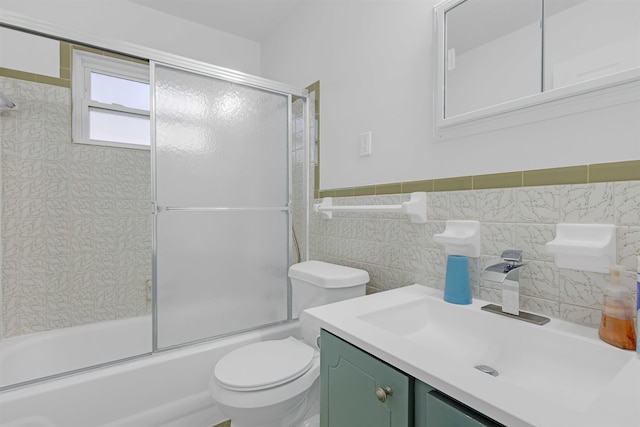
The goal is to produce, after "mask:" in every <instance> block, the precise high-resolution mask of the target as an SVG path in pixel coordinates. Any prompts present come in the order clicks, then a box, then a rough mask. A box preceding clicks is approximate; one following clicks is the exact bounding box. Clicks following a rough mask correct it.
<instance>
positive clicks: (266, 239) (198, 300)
mask: <svg viewBox="0 0 640 427" xmlns="http://www.w3.org/2000/svg"><path fill="white" fill-rule="evenodd" d="M287 224H288V218H287V213H286V212H278V211H267V212H264V211H263V212H260V211H254V212H250V211H240V212H237V211H236V212H228V211H222V212H198V211H196V212H164V213H162V214H160V215H158V238H157V250H158V266H157V269H158V270H157V271H158V275H157V276H158V345H159V347H169V346H173V345H177V344H181V343H185V342H190V341H195V340H199V339H203V338H207V337H212V336H216V335H221V334H226V333H230V332H234V331H240V330H244V329H249V328H253V327H257V326H260V325H264V324H269V323H273V322H277V321H281V320H285V319H286V318H287V280H286V277H287V265H288V260H287V241H288V234H287V232H286V230H287Z"/></svg>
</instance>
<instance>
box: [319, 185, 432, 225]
mask: <svg viewBox="0 0 640 427" xmlns="http://www.w3.org/2000/svg"><path fill="white" fill-rule="evenodd" d="M313 211H314V212H319V213H321V214H322V218H323V219H331V218H332V217H333V212H399V213H404V214H406V215H409V220H410V221H411V222H412V223H414V224H424V223H426V222H427V193H425V192H417V193H411V198H410V199H409V201H407V202H404V203H402V204H401V205H357V206H334V205H333V199H332V198H331V197H325V198H323V199H322V202H320V203H316V204H314V205H313Z"/></svg>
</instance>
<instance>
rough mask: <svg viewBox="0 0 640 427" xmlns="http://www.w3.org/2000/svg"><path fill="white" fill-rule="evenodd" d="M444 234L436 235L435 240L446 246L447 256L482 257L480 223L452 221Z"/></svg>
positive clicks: (448, 222)
mask: <svg viewBox="0 0 640 427" xmlns="http://www.w3.org/2000/svg"><path fill="white" fill-rule="evenodd" d="M445 224H446V225H445V229H444V232H442V233H440V234H434V235H433V240H434V241H435V242H436V243H440V244H442V245H444V251H445V253H446V254H447V255H464V256H469V257H474V258H475V257H479V256H480V223H479V222H478V221H464V220H451V221H447V222H446V223H445Z"/></svg>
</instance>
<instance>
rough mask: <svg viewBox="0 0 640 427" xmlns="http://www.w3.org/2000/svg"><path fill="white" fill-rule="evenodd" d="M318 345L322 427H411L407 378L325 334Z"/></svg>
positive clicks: (410, 396) (410, 397) (410, 398)
mask: <svg viewBox="0 0 640 427" xmlns="http://www.w3.org/2000/svg"><path fill="white" fill-rule="evenodd" d="M320 345H321V347H320V348H321V350H320V426H321V427H408V426H409V425H410V420H411V419H412V414H411V413H410V401H411V400H412V391H411V387H410V383H411V382H412V381H411V379H410V377H409V376H407V375H406V374H404V373H402V372H400V371H398V370H396V369H394V368H392V367H391V366H389V365H387V364H386V363H384V362H382V361H380V360H378V359H376V358H375V357H373V356H371V355H369V354H368V353H366V352H364V351H362V350H360V349H359V348H357V347H354V346H353V345H351V344H349V343H347V342H345V341H343V340H341V339H340V338H337V337H335V336H334V335H331V334H330V333H328V332H326V331H324V330H323V331H322V333H321V341H320ZM377 388H380V389H379V390H378V393H381V392H382V395H381V396H377V395H376V389H377ZM387 388H389V389H390V394H389V395H388V396H386V397H385V393H384V390H385V389H387ZM378 397H381V399H379V398H378ZM381 400H384V402H382V401H381Z"/></svg>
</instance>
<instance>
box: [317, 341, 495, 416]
mask: <svg viewBox="0 0 640 427" xmlns="http://www.w3.org/2000/svg"><path fill="white" fill-rule="evenodd" d="M320 427H504V426H502V424H499V423H497V422H495V421H494V420H491V419H490V418H487V417H486V416H484V415H482V414H481V413H479V412H477V411H475V410H473V409H471V408H469V407H468V406H466V405H464V404H462V403H460V402H458V401H456V400H454V399H452V398H451V397H449V396H447V395H446V394H444V393H442V392H440V391H438V390H436V389H434V388H433V387H431V386H429V385H427V384H425V383H423V382H421V381H419V380H417V379H415V378H413V377H411V376H409V375H407V374H405V373H404V372H401V371H399V370H397V369H396V368H394V367H393V366H390V365H388V364H387V363H385V362H383V361H381V360H379V359H377V358H375V357H374V356H372V355H370V354H369V353H367V352H365V351H363V350H360V349H359V348H357V347H355V346H353V345H351V344H349V343H348V342H346V341H343V340H342V339H340V338H338V337H336V336H335V335H332V334H331V333H329V332H327V331H325V330H322V331H321V334H320Z"/></svg>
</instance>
